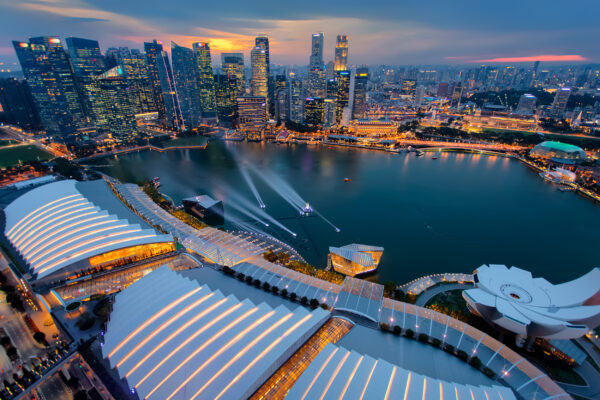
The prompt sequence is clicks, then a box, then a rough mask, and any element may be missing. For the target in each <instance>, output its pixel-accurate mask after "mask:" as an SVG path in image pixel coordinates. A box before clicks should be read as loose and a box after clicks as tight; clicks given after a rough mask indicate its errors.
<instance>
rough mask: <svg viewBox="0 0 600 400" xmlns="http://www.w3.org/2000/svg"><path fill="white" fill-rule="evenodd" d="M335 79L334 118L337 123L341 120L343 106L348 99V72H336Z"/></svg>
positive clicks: (345, 105) (344, 106)
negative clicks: (335, 101) (335, 100)
mask: <svg viewBox="0 0 600 400" xmlns="http://www.w3.org/2000/svg"><path fill="white" fill-rule="evenodd" d="M336 81H337V96H336V97H337V105H336V110H335V119H336V122H337V123H338V124H339V123H341V122H342V115H343V113H344V108H346V107H348V103H349V101H350V72H349V71H346V70H342V71H337V72H336Z"/></svg>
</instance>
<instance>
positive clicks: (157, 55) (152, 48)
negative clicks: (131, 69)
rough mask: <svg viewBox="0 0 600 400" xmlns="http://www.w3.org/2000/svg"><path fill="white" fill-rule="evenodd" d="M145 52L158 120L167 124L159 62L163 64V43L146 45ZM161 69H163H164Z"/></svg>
mask: <svg viewBox="0 0 600 400" xmlns="http://www.w3.org/2000/svg"><path fill="white" fill-rule="evenodd" d="M144 52H145V53H146V64H147V66H148V78H149V79H150V85H151V87H152V97H153V98H154V104H156V108H157V111H158V118H159V119H160V120H161V121H163V123H167V120H166V118H167V111H166V109H165V102H164V99H163V95H162V86H161V79H160V74H159V62H160V63H162V62H163V59H162V52H163V46H162V43H161V42H159V41H157V40H156V39H154V40H153V41H152V42H146V43H144ZM162 68H164V67H162ZM162 68H161V69H162Z"/></svg>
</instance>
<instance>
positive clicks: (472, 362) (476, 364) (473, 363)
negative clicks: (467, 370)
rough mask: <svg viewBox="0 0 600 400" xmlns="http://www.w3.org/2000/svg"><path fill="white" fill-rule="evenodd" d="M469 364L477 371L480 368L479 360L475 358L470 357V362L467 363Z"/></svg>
mask: <svg viewBox="0 0 600 400" xmlns="http://www.w3.org/2000/svg"><path fill="white" fill-rule="evenodd" d="M469 364H471V365H472V366H474V367H475V368H477V369H479V368H481V360H480V359H479V357H477V356H473V357H471V361H469Z"/></svg>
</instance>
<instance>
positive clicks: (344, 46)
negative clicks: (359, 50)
mask: <svg viewBox="0 0 600 400" xmlns="http://www.w3.org/2000/svg"><path fill="white" fill-rule="evenodd" d="M333 69H334V70H335V71H347V70H348V36H347V35H338V37H337V41H336V43H335V61H334V67H333Z"/></svg>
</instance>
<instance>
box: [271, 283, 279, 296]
mask: <svg viewBox="0 0 600 400" xmlns="http://www.w3.org/2000/svg"><path fill="white" fill-rule="evenodd" d="M271 292H273V293H274V294H277V293H278V292H279V288H278V287H277V286H275V285H273V286H271Z"/></svg>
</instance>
